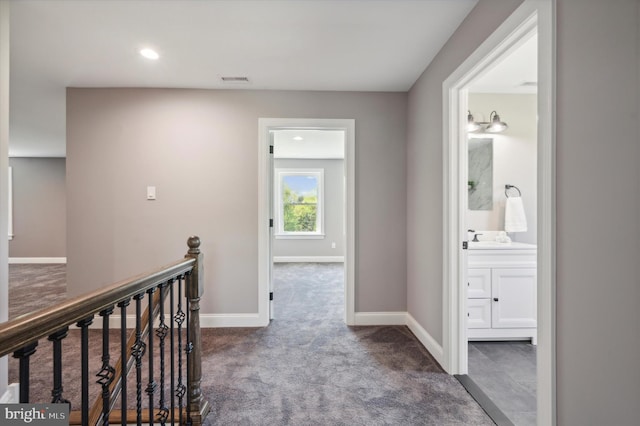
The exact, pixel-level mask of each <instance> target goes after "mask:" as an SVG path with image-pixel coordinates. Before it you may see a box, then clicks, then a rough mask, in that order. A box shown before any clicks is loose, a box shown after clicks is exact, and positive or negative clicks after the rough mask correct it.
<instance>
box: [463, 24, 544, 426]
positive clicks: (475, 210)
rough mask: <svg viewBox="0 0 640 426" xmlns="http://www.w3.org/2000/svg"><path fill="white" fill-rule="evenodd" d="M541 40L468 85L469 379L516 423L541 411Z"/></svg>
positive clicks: (499, 413)
mask: <svg viewBox="0 0 640 426" xmlns="http://www.w3.org/2000/svg"><path fill="white" fill-rule="evenodd" d="M537 47H538V37H537V34H536V33H534V34H531V35H530V36H529V38H527V39H525V40H523V41H522V43H521V44H520V45H519V46H518V47H517V48H515V49H514V50H513V51H512V52H510V53H509V54H508V55H506V57H504V58H502V59H501V61H499V62H498V63H497V64H496V65H495V66H493V67H492V68H491V69H489V70H487V72H486V73H485V74H483V75H482V76H481V77H479V78H477V79H475V80H474V81H473V82H471V83H470V85H469V86H468V90H467V105H468V110H469V114H468V118H467V120H468V122H469V123H468V125H469V129H468V130H469V133H468V143H467V153H468V156H467V158H468V161H467V177H466V179H465V180H466V181H467V195H468V198H467V206H466V217H465V219H466V226H465V228H466V229H467V230H468V232H469V235H468V241H469V246H468V252H467V292H466V299H467V339H468V345H467V354H468V357H467V360H468V370H467V371H468V379H467V380H470V381H472V382H473V383H474V384H475V385H476V386H477V388H479V390H480V391H482V395H483V396H486V397H487V398H488V399H489V400H490V401H491V405H490V406H491V407H492V408H491V410H490V412H492V416H493V417H494V418H495V419H496V420H494V421H496V422H497V423H498V424H500V421H498V419H506V420H508V421H509V422H511V423H512V424H514V425H515V426H531V425H534V426H535V425H536V410H537V407H536V389H537V381H536V352H537V346H536V343H537V303H536V296H537V292H536V286H537V279H536V275H537V269H536V266H537V226H536V225H537V192H538V191H537V150H538V137H537V125H538V123H537V105H538V97H537V82H538V76H537V56H538V53H537V50H538V49H537ZM496 117H497V118H496ZM487 403H488V401H486V402H485V403H484V405H487Z"/></svg>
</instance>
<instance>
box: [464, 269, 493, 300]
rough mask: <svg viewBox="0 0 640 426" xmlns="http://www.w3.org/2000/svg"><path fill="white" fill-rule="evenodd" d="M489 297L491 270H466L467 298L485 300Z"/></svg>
mask: <svg viewBox="0 0 640 426" xmlns="http://www.w3.org/2000/svg"><path fill="white" fill-rule="evenodd" d="M489 297H491V269H489V268H469V269H467V298H469V299H487V298H489Z"/></svg>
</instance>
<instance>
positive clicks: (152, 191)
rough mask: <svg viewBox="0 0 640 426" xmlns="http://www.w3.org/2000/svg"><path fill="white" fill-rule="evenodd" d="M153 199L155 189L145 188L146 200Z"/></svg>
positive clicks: (151, 187) (154, 197)
mask: <svg viewBox="0 0 640 426" xmlns="http://www.w3.org/2000/svg"><path fill="white" fill-rule="evenodd" d="M155 199H156V187H155V186H147V200H155Z"/></svg>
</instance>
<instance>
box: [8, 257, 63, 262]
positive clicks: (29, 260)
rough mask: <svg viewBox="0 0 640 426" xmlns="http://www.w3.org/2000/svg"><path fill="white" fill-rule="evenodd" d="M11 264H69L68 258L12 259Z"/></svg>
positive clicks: (10, 259)
mask: <svg viewBox="0 0 640 426" xmlns="http://www.w3.org/2000/svg"><path fill="white" fill-rule="evenodd" d="M9 263H10V264H14V263H67V258H66V257H10V258H9Z"/></svg>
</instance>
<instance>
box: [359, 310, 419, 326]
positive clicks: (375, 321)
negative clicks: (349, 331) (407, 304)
mask: <svg viewBox="0 0 640 426" xmlns="http://www.w3.org/2000/svg"><path fill="white" fill-rule="evenodd" d="M354 320H355V321H354V324H355V325H406V324H407V313H406V312H356V313H355V318H354Z"/></svg>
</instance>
